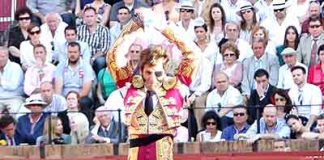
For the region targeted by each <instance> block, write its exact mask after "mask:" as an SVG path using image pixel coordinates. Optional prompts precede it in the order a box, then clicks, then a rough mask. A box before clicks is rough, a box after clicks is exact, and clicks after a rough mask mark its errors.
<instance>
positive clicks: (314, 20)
mask: <svg viewBox="0 0 324 160" xmlns="http://www.w3.org/2000/svg"><path fill="white" fill-rule="evenodd" d="M308 24H309V25H308V31H309V34H306V35H303V36H302V37H301V38H300V42H299V45H298V48H297V58H298V61H299V62H301V63H304V64H305V65H306V66H307V67H308V68H309V67H311V66H313V65H315V64H317V63H318V62H319V56H318V54H317V51H318V47H319V46H321V45H322V44H324V33H323V21H321V18H320V17H311V18H309V22H308Z"/></svg>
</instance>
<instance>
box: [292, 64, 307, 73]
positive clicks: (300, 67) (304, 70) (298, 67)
mask: <svg viewBox="0 0 324 160" xmlns="http://www.w3.org/2000/svg"><path fill="white" fill-rule="evenodd" d="M297 69H300V70H302V72H303V74H306V69H305V68H304V67H302V66H298V65H297V66H294V67H292V68H291V69H290V71H291V72H293V71H294V70H297Z"/></svg>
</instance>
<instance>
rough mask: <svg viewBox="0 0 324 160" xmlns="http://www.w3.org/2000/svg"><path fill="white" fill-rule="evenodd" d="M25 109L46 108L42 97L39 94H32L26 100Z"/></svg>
mask: <svg viewBox="0 0 324 160" xmlns="http://www.w3.org/2000/svg"><path fill="white" fill-rule="evenodd" d="M24 105H25V107H26V108H28V106H30V105H40V106H42V107H43V108H44V107H46V106H47V103H46V102H44V100H43V99H42V97H41V96H40V95H39V94H33V95H31V96H30V97H29V98H27V99H26V102H25V104H24Z"/></svg>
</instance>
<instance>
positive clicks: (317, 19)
mask: <svg viewBox="0 0 324 160" xmlns="http://www.w3.org/2000/svg"><path fill="white" fill-rule="evenodd" d="M308 20H309V21H308V24H310V23H311V22H316V21H319V22H320V24H321V25H323V22H322V21H321V17H320V16H314V17H309V19H308Z"/></svg>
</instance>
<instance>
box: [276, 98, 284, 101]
mask: <svg viewBox="0 0 324 160" xmlns="http://www.w3.org/2000/svg"><path fill="white" fill-rule="evenodd" d="M275 101H276V102H278V101H281V102H284V101H286V99H284V98H275Z"/></svg>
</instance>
